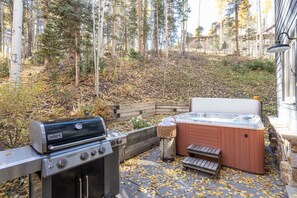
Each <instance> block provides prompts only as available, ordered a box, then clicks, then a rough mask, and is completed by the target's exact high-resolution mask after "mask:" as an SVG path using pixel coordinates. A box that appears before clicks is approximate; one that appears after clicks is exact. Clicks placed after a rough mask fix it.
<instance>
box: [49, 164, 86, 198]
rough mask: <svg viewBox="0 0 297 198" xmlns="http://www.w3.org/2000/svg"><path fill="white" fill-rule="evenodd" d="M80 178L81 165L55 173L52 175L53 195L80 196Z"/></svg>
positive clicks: (64, 196)
mask: <svg viewBox="0 0 297 198" xmlns="http://www.w3.org/2000/svg"><path fill="white" fill-rule="evenodd" d="M79 178H81V167H76V168H73V169H70V170H67V171H65V172H62V173H59V174H57V175H54V176H53V177H52V197H53V198H66V197H69V198H70V197H73V198H76V197H77V198H78V197H79V193H80V192H79V191H80V186H79V185H80V184H79ZM81 179H82V178H81Z"/></svg>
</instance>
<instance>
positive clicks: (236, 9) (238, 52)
mask: <svg viewBox="0 0 297 198" xmlns="http://www.w3.org/2000/svg"><path fill="white" fill-rule="evenodd" d="M235 42H236V55H238V56H239V55H240V51H239V36H238V0H235Z"/></svg>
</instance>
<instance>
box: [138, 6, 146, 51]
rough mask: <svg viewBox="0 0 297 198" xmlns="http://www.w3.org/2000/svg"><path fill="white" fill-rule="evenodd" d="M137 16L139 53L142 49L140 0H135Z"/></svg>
mask: <svg viewBox="0 0 297 198" xmlns="http://www.w3.org/2000/svg"><path fill="white" fill-rule="evenodd" d="M137 2H138V4H137V6H138V7H137V16H138V51H139V53H140V54H141V55H143V54H144V51H143V23H142V0H138V1H137Z"/></svg>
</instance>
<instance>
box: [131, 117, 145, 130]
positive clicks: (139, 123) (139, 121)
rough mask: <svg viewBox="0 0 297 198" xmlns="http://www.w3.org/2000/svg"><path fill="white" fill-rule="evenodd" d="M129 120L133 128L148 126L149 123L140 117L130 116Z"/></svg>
mask: <svg viewBox="0 0 297 198" xmlns="http://www.w3.org/2000/svg"><path fill="white" fill-rule="evenodd" d="M130 122H131V123H132V125H133V129H141V128H145V127H148V126H149V123H148V122H146V121H144V120H143V119H142V118H141V117H137V118H132V119H131V120H130Z"/></svg>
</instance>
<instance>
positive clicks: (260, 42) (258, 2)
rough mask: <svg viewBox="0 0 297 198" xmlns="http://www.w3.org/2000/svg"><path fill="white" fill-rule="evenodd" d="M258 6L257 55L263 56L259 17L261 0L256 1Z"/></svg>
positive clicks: (260, 20)
mask: <svg viewBox="0 0 297 198" xmlns="http://www.w3.org/2000/svg"><path fill="white" fill-rule="evenodd" d="M257 7H258V37H259V50H258V53H259V54H258V56H259V57H262V56H263V34H262V19H261V2H260V0H258V1H257Z"/></svg>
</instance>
